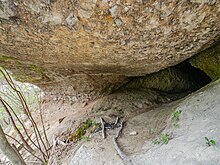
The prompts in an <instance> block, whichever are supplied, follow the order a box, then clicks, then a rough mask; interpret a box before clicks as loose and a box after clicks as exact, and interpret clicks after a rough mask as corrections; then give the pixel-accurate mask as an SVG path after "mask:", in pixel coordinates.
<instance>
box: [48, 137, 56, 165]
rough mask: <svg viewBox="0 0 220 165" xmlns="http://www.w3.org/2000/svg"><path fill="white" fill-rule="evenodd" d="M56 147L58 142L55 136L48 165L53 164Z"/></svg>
mask: <svg viewBox="0 0 220 165" xmlns="http://www.w3.org/2000/svg"><path fill="white" fill-rule="evenodd" d="M56 145H57V141H56V139H55V136H54V135H53V147H52V150H51V154H50V157H49V159H48V165H51V164H52V163H53V162H52V158H53V154H54V151H55V149H56Z"/></svg>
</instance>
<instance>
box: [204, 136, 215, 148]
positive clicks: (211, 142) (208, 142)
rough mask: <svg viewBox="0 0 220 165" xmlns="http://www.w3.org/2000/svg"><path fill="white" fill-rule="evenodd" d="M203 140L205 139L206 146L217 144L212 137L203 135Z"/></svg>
mask: <svg viewBox="0 0 220 165" xmlns="http://www.w3.org/2000/svg"><path fill="white" fill-rule="evenodd" d="M205 140H206V144H207V145H208V146H211V145H216V144H217V143H216V141H215V140H213V139H209V138H207V137H205Z"/></svg>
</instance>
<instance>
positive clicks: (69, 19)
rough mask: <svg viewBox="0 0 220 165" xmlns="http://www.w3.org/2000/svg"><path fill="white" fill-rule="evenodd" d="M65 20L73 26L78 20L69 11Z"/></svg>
mask: <svg viewBox="0 0 220 165" xmlns="http://www.w3.org/2000/svg"><path fill="white" fill-rule="evenodd" d="M66 22H67V24H68V25H69V26H74V25H76V23H77V22H78V18H77V17H76V16H74V15H73V13H70V14H69V16H68V17H67V18H66Z"/></svg>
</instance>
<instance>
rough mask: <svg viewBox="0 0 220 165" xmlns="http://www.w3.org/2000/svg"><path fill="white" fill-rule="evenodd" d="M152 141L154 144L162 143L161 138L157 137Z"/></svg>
mask: <svg viewBox="0 0 220 165" xmlns="http://www.w3.org/2000/svg"><path fill="white" fill-rule="evenodd" d="M152 142H153V144H160V140H159V139H155V140H153V141H152Z"/></svg>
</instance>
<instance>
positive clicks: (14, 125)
mask: <svg viewBox="0 0 220 165" xmlns="http://www.w3.org/2000/svg"><path fill="white" fill-rule="evenodd" d="M0 102H1V104H2V105H3V107H4V109H5V111H6V112H7V114H8V116H9V117H10V119H11V121H12V125H13V127H14V129H15V130H16V131H17V133H18V135H19V136H20V138H21V140H22V142H23V143H24V144H25V146H26V147H27V148H28V149H29V150H30V151H33V149H32V148H31V146H30V145H29V144H28V143H27V141H26V140H25V139H24V137H23V135H22V134H21V132H20V130H19V129H18V127H17V126H16V124H15V121H14V119H13V117H12V114H11V113H10V111H9V109H8V107H7V106H6V105H5V102H4V101H3V100H2V98H1V97H0Z"/></svg>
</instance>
